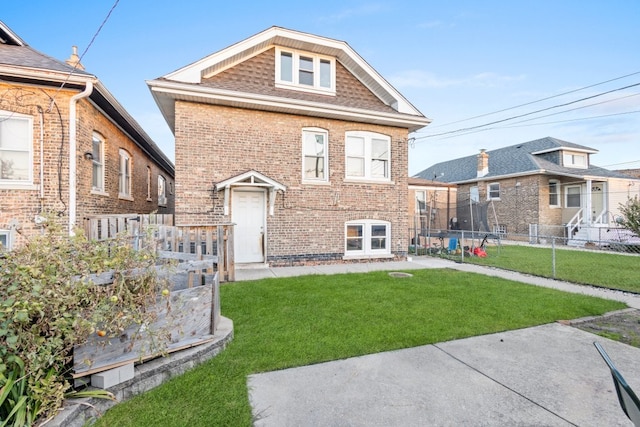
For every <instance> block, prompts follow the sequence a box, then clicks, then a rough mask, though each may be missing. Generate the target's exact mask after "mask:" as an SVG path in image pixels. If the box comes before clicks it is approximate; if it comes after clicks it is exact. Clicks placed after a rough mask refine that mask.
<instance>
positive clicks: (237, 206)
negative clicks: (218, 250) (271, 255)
mask: <svg viewBox="0 0 640 427" xmlns="http://www.w3.org/2000/svg"><path fill="white" fill-rule="evenodd" d="M232 197H233V198H232V207H231V209H232V213H231V220H232V221H233V222H234V223H235V227H234V239H235V246H234V251H235V261H236V262H237V263H251V262H264V261H265V259H264V244H265V237H266V236H265V225H266V215H267V209H266V208H267V204H266V202H267V198H266V192H265V191H264V190H254V189H251V190H244V189H243V190H240V189H238V190H233V196H232Z"/></svg>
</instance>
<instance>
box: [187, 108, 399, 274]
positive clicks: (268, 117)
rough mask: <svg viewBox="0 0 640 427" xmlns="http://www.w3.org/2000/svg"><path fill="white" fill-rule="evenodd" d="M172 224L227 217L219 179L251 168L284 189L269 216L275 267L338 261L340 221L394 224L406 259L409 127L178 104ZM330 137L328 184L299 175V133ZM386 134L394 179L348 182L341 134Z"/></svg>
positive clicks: (394, 241) (394, 248)
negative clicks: (317, 132)
mask: <svg viewBox="0 0 640 427" xmlns="http://www.w3.org/2000/svg"><path fill="white" fill-rule="evenodd" d="M175 114H176V116H175V117H176V120H175V122H176V183H177V185H176V224H208V223H217V222H227V221H230V219H231V216H230V215H231V214H232V210H233V206H231V207H230V208H231V212H229V214H230V215H227V216H225V215H224V212H223V207H222V205H223V200H224V192H223V191H214V190H215V185H216V184H217V183H219V182H221V181H223V180H226V179H229V178H231V177H234V176H237V175H239V174H242V173H244V172H247V171H249V170H255V171H257V172H259V173H260V174H263V175H265V176H267V177H269V178H270V179H272V180H275V181H277V182H279V183H281V184H283V185H285V186H286V191H285V192H284V193H282V192H279V193H278V194H277V197H276V199H275V203H274V214H273V215H267V241H266V243H267V244H266V250H267V255H268V257H267V261H268V262H270V263H271V264H272V265H294V264H310V263H322V262H336V261H338V262H341V261H342V259H343V256H344V254H345V222H346V221H349V220H356V219H372V220H384V221H388V222H390V223H391V241H390V242H389V243H390V248H391V252H392V254H393V255H394V256H395V257H396V258H404V257H405V256H406V250H407V247H408V241H407V227H408V218H407V215H406V212H407V198H408V186H407V155H408V146H407V129H404V128H394V127H387V126H379V125H372V124H360V123H352V122H345V121H339V120H333V119H326V118H316V117H307V116H294V115H287V114H280V113H275V112H265V111H256V110H247V109H239V108H232V107H224V106H213V105H204V104H196V103H188V102H176V113H175ZM307 127H313V128H321V129H324V130H326V131H327V132H328V135H329V143H328V147H329V153H328V156H329V167H328V169H329V183H326V184H308V183H303V180H302V130H303V128H307ZM348 131H369V132H376V133H380V134H383V135H387V136H389V137H390V138H391V159H392V160H391V182H390V183H372V182H347V180H345V133H346V132H348Z"/></svg>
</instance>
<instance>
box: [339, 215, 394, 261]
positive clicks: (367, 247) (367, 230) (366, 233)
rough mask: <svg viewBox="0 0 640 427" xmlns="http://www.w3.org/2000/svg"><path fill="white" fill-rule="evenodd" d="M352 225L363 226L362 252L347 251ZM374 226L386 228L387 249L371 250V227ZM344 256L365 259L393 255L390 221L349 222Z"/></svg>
mask: <svg viewBox="0 0 640 427" xmlns="http://www.w3.org/2000/svg"><path fill="white" fill-rule="evenodd" d="M350 225H361V226H362V230H363V232H362V239H363V249H362V250H360V251H354V250H351V251H348V250H347V230H348V227H349V226H350ZM374 225H384V226H385V227H386V233H385V241H386V248H384V249H371V237H372V236H371V227H372V226H374ZM344 254H345V256H344V257H345V259H346V258H365V257H388V256H392V254H391V223H390V222H388V221H381V220H373V219H360V220H353V221H347V222H345V224H344Z"/></svg>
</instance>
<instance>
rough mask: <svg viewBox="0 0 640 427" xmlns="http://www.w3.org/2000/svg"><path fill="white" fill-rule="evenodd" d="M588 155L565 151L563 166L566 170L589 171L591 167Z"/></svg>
mask: <svg viewBox="0 0 640 427" xmlns="http://www.w3.org/2000/svg"><path fill="white" fill-rule="evenodd" d="M587 160H588V158H587V154H585V153H574V152H567V151H565V152H564V153H562V164H563V165H564V167H566V168H576V169H587V167H589V164H588V161H587Z"/></svg>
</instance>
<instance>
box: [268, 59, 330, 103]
mask: <svg viewBox="0 0 640 427" xmlns="http://www.w3.org/2000/svg"><path fill="white" fill-rule="evenodd" d="M275 62H276V73H275V74H276V87H278V88H284V89H293V90H302V91H307V92H315V93H322V94H331V95H335V93H336V77H335V76H336V61H335V59H334V58H330V57H326V56H322V55H316V54H314V53H309V52H302V51H296V50H293V49H283V48H276V61H275Z"/></svg>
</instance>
